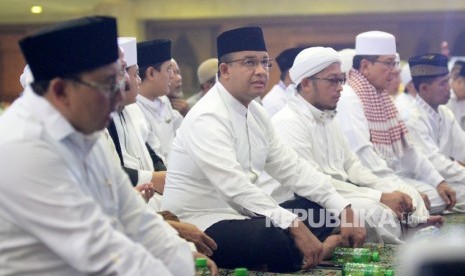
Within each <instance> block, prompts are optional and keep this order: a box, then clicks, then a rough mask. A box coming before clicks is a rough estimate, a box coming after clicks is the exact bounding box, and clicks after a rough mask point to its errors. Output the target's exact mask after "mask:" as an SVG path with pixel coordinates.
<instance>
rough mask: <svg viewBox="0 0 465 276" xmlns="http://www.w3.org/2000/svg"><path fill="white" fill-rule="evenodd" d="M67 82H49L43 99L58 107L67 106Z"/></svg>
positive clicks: (68, 101)
mask: <svg viewBox="0 0 465 276" xmlns="http://www.w3.org/2000/svg"><path fill="white" fill-rule="evenodd" d="M67 86H68V84H67V81H66V80H64V79H62V78H54V79H52V80H50V84H49V87H48V91H47V93H45V94H44V97H46V98H47V99H49V100H50V101H51V102H52V103H54V104H55V105H56V104H59V105H69V103H70V97H69V91H68V90H67V88H66V87H67Z"/></svg>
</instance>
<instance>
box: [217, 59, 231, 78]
mask: <svg viewBox="0 0 465 276" xmlns="http://www.w3.org/2000/svg"><path fill="white" fill-rule="evenodd" d="M218 71H220V74H221V76H222V77H223V78H226V79H227V78H229V66H228V65H227V64H226V63H221V64H220V66H219V67H218Z"/></svg>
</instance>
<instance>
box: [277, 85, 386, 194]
mask: <svg viewBox="0 0 465 276" xmlns="http://www.w3.org/2000/svg"><path fill="white" fill-rule="evenodd" d="M335 115H336V114H335V112H334V111H329V110H328V111H321V110H319V109H317V108H316V107H314V106H313V105H311V104H310V103H308V102H307V101H306V100H305V99H304V98H302V96H301V95H300V94H296V96H295V97H294V98H293V99H292V100H291V101H289V103H288V104H287V105H286V106H285V107H284V108H283V109H281V111H279V112H278V113H276V115H275V116H273V118H272V122H273V125H274V126H275V129H276V133H277V134H278V135H279V136H280V137H281V138H282V139H283V141H285V142H287V143H288V144H289V145H291V147H292V148H293V149H294V150H295V151H296V152H297V153H298V154H299V155H300V156H301V157H302V158H305V159H306V160H307V161H309V162H310V163H312V164H313V165H314V166H315V167H316V168H318V170H320V171H321V172H322V173H325V174H327V175H330V176H331V177H332V183H333V185H334V187H335V188H336V190H337V191H338V192H339V193H340V194H341V195H342V196H344V197H345V198H348V199H349V201H350V198H369V199H372V200H374V201H378V202H379V200H380V199H381V191H379V190H375V189H376V186H378V185H380V186H381V185H383V181H386V180H383V179H380V178H378V177H376V176H375V175H374V174H372V173H371V172H370V171H369V170H368V169H367V168H365V167H364V166H363V165H362V164H361V162H360V161H359V160H358V158H357V156H356V155H355V154H354V153H353V152H352V150H351V149H350V147H349V145H348V144H347V141H346V139H345V137H344V134H343V133H342V131H341V129H340V126H339V124H338V122H337V121H336V120H334V116H335ZM348 181H350V182H352V183H355V184H357V185H359V186H361V187H359V186H356V185H354V184H351V183H348ZM372 188H374V189H372Z"/></svg>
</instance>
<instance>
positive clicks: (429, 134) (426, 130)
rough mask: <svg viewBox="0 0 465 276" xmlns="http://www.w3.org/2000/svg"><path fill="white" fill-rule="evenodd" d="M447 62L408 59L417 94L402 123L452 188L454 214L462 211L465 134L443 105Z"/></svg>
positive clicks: (436, 56) (427, 56) (446, 93)
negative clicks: (409, 111) (455, 199)
mask: <svg viewBox="0 0 465 276" xmlns="http://www.w3.org/2000/svg"><path fill="white" fill-rule="evenodd" d="M447 63H448V59H447V57H446V56H445V55H442V54H425V55H420V56H416V57H412V58H410V59H409V65H410V71H411V74H412V79H413V83H414V85H415V88H416V90H417V91H418V95H417V97H416V99H415V105H414V107H415V109H414V110H413V111H412V112H411V114H410V116H409V117H408V119H407V120H406V125H407V127H408V128H409V130H410V133H411V134H412V135H411V136H412V138H413V141H414V142H415V145H416V146H417V148H418V149H419V150H420V151H421V152H422V153H423V155H424V156H426V157H427V158H428V160H429V161H430V162H431V163H432V164H433V165H434V167H435V168H436V169H437V170H438V172H439V173H440V174H441V175H442V177H444V179H445V180H446V181H447V182H448V183H449V186H450V187H451V188H452V189H454V191H455V194H456V198H457V203H456V204H455V206H454V209H453V210H455V211H461V212H463V211H465V168H464V167H463V166H462V165H461V164H460V163H462V164H464V163H465V132H464V131H463V130H462V129H461V128H460V126H459V124H458V123H457V120H456V119H455V117H454V114H453V113H452V112H451V110H450V109H449V108H447V107H446V106H445V105H444V104H446V103H447V101H448V100H449V97H450V86H449V70H448V68H447Z"/></svg>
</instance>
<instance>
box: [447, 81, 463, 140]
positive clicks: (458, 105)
mask: <svg viewBox="0 0 465 276" xmlns="http://www.w3.org/2000/svg"><path fill="white" fill-rule="evenodd" d="M447 107H449V108H450V110H452V112H453V113H454V115H455V118H456V119H457V122H458V124H459V125H460V127H461V128H462V129H463V130H464V131H465V100H460V101H459V100H458V99H457V95H455V92H454V90H452V89H451V91H450V99H449V102H448V103H447Z"/></svg>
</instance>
